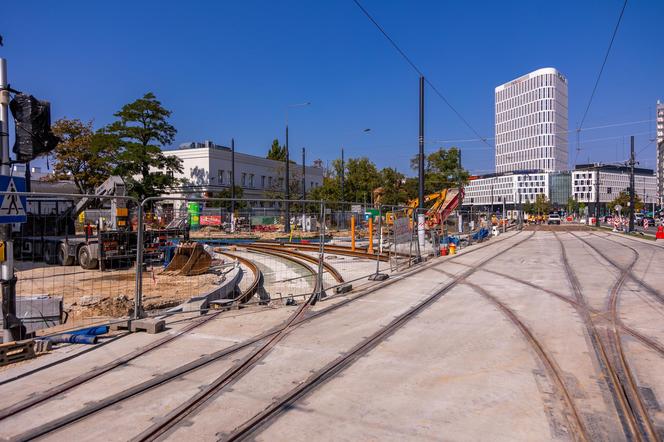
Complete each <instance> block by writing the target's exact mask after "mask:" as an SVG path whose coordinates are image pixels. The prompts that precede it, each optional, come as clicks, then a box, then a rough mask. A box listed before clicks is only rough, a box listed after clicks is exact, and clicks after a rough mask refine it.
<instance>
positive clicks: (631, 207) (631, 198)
mask: <svg viewBox="0 0 664 442" xmlns="http://www.w3.org/2000/svg"><path fill="white" fill-rule="evenodd" d="M629 143H630V146H629V231H630V232H633V231H634V193H635V192H634V163H635V161H634V135H632V136H631V137H629Z"/></svg>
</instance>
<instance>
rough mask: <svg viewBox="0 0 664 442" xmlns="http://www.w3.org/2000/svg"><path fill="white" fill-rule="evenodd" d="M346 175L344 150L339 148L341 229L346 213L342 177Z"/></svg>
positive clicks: (343, 225)
mask: <svg viewBox="0 0 664 442" xmlns="http://www.w3.org/2000/svg"><path fill="white" fill-rule="evenodd" d="M345 175H346V166H345V164H344V148H343V147H342V148H341V223H342V224H341V228H342V229H343V228H345V227H346V213H345V212H344V203H343V202H344V201H345V198H344V195H345V193H344V176H345Z"/></svg>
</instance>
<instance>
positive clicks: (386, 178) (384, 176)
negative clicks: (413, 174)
mask: <svg viewBox="0 0 664 442" xmlns="http://www.w3.org/2000/svg"><path fill="white" fill-rule="evenodd" d="M405 178H406V177H405V176H404V174H402V173H401V172H399V171H397V170H396V169H393V168H391V167H386V168H384V169H383V170H381V171H380V190H381V198H380V202H379V203H380V204H382V205H392V206H398V205H402V204H404V203H406V202H407V201H408V193H407V190H406V179H405ZM375 203H376V201H375V199H374V204H375Z"/></svg>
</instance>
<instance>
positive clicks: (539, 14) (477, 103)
mask: <svg viewBox="0 0 664 442" xmlns="http://www.w3.org/2000/svg"><path fill="white" fill-rule="evenodd" d="M362 3H363V5H364V6H365V8H367V9H368V10H369V11H370V12H371V13H372V14H373V15H374V17H375V18H376V19H377V20H378V21H379V22H380V23H381V24H382V25H383V27H384V28H385V29H386V30H387V31H388V32H389V33H390V34H391V36H392V37H393V38H394V39H395V40H396V41H397V42H398V43H399V45H400V46H401V47H402V48H403V49H404V50H405V51H406V52H407V53H408V54H409V55H410V57H411V58H412V59H413V60H414V61H415V63H416V64H418V65H419V66H420V67H421V69H422V70H423V71H424V72H425V74H426V75H427V77H428V78H429V79H430V80H431V81H432V82H433V83H434V84H435V85H436V86H437V87H438V88H439V89H440V90H441V91H442V92H443V93H444V94H445V95H446V96H447V98H448V99H449V101H450V102H451V103H453V105H454V106H455V107H456V108H457V109H458V110H459V112H460V113H461V114H462V115H464V117H465V118H466V119H467V120H468V121H469V122H470V123H471V124H472V125H473V126H474V127H475V128H476V129H477V130H478V131H479V132H480V133H482V134H483V135H485V136H487V137H493V122H494V116H493V89H494V87H495V86H497V85H499V84H501V83H504V82H506V81H509V80H511V79H513V78H516V77H517V76H519V75H522V74H524V73H527V72H529V71H532V70H534V69H537V68H541V67H547V66H552V67H556V68H558V69H559V70H560V71H561V72H563V74H564V75H566V76H567V78H568V81H569V94H570V101H569V106H570V115H569V117H570V128H574V127H575V126H576V124H577V122H578V121H579V120H580V118H581V115H582V113H583V110H584V109H585V106H586V104H587V102H588V98H589V95H590V92H591V90H592V86H593V83H594V81H595V78H596V76H597V72H598V70H599V67H600V64H601V61H602V58H603V56H604V53H605V51H606V48H607V46H608V42H609V38H610V36H611V33H612V30H613V27H614V25H615V22H616V20H617V17H618V14H619V11H620V8H621V6H622V0H593V1H590V0H589V1H580V0H577V1H573V0H571V1H557V2H549V1H546V2H545V1H539V2H534V1H526V0H522V1H502V2H498V1H488V0H487V1H475V2H439V1H401V2H397V1H378V0H363V1H362ZM663 22H664V1H661V0H640V1H637V0H631V1H630V2H629V4H628V5H627V10H626V12H625V16H624V18H623V22H622V25H621V28H620V30H619V32H618V36H617V38H616V41H615V44H614V47H613V50H612V53H611V55H610V58H609V61H608V64H607V66H606V69H605V72H604V75H603V77H602V80H601V83H600V85H599V89H598V92H597V95H596V97H595V100H594V102H593V105H592V108H591V109H590V113H589V115H588V118H587V120H586V123H585V125H584V126H585V127H594V126H600V125H605V124H612V123H621V122H633V121H643V120H653V119H654V116H653V115H654V107H655V102H656V100H657V99H658V98H660V99H663V100H664V81H663V80H664V42H663V40H662V23H663ZM0 34H2V35H3V37H4V40H5V46H4V47H2V48H0V56H2V57H5V58H7V59H8V63H9V76H10V82H11V84H12V85H13V86H14V87H15V88H17V89H21V90H24V91H28V92H30V93H32V94H34V95H35V96H37V97H39V98H41V99H47V100H50V101H51V102H52V111H53V117H54V119H57V118H59V117H63V116H67V117H70V118H80V119H83V120H87V119H94V121H95V124H96V125H98V126H100V125H103V124H106V123H108V122H110V121H112V119H113V117H112V114H113V112H115V111H116V110H118V109H119V108H120V107H121V106H122V105H123V104H125V103H127V102H129V101H132V100H133V99H135V98H137V97H139V96H141V95H142V94H143V93H144V92H147V91H152V92H154V93H155V94H156V95H157V97H158V98H159V99H160V100H161V101H162V102H163V103H164V105H165V106H166V107H168V108H169V109H171V110H172V111H173V117H172V123H173V124H174V125H175V126H176V128H177V129H178V135H177V139H176V145H177V144H179V143H180V142H184V141H190V140H204V139H211V140H214V141H215V142H217V143H220V144H228V143H229V142H230V138H231V137H235V139H236V145H237V148H238V149H239V150H241V151H245V152H249V153H253V154H257V155H264V154H265V153H266V151H267V149H268V147H269V145H270V143H271V141H272V139H274V138H275V137H279V139H280V141H282V142H283V138H284V137H283V132H284V119H285V109H286V107H287V105H288V104H292V103H299V102H303V101H310V102H311V103H312V104H311V106H309V107H307V108H296V109H292V110H291V112H290V117H289V119H290V127H291V138H290V146H291V149H292V151H293V152H294V153H297V155H298V156H299V152H300V150H301V147H303V146H306V147H307V150H308V152H309V154H308V158H309V159H313V158H321V159H323V160H324V162H325V163H327V162H328V161H330V160H332V159H334V158H336V157H338V156H339V153H338V152H339V148H340V147H341V146H344V147H345V149H346V152H347V156H368V157H370V158H371V159H372V160H373V161H375V162H376V163H377V164H378V166H380V167H384V166H393V167H397V168H398V169H400V170H401V171H404V172H408V173H411V171H410V169H409V158H410V157H412V155H414V154H415V153H416V152H417V136H418V114H417V109H418V89H417V88H418V78H417V74H415V73H414V72H413V71H412V69H411V68H410V67H409V66H408V65H407V64H406V63H405V62H404V60H403V59H402V58H401V57H400V56H399V55H398V54H397V53H396V52H395V51H394V49H393V48H392V47H391V46H390V45H389V44H388V42H387V41H386V40H385V39H384V37H383V36H382V35H380V33H379V32H378V30H377V29H376V28H375V27H374V26H373V25H372V24H371V23H370V22H369V21H368V20H367V18H366V17H365V16H364V15H363V14H362V13H361V11H360V10H359V9H358V8H357V7H356V6H355V4H354V3H353V2H352V1H351V0H336V1H304V0H301V1H289V0H286V1H282V2H272V1H243V2H231V1H223V2H222V1H191V2H182V1H163V0H162V1H131V2H129V1H119V0H116V1H113V2H91V1H62V2H48V1H35V2H19V1H11V2H7V4H5V5H4V7H3V10H2V16H1V17H0ZM365 128H371V129H372V131H371V133H369V134H365V133H363V129H365ZM630 134H636V135H637V143H636V145H637V150H639V151H641V150H642V153H641V155H640V156H639V160H640V161H641V165H642V166H644V167H651V168H652V167H654V159H655V153H654V152H655V147H654V143H651V144H650V145H649V146H648V142H649V138H652V137H653V134H654V123H653V122H646V123H639V124H632V125H626V126H620V127H613V128H606V129H597V130H588V131H585V132H583V133H582V137H581V140H582V148H583V149H582V151H581V152H580V154H579V155H578V161H579V162H586V161H587V160H589V159H590V160H591V161H600V160H602V161H617V160H623V159H625V158H626V156H625V155H626V154H627V152H628V140H627V139H626V138H625V139H623V137H627V136H629V135H630ZM426 138H427V150H433V149H435V148H437V147H440V146H444V147H448V146H450V145H457V146H460V147H461V148H462V150H463V152H464V165H465V166H466V167H467V168H469V169H470V170H472V171H474V172H490V171H491V170H492V169H493V167H494V166H493V164H494V152H493V150H492V149H489V148H487V147H486V146H485V145H483V144H482V143H478V142H473V141H470V142H454V143H434V142H433V140H454V139H469V138H475V136H474V134H473V133H472V132H470V130H468V128H467V127H465V125H464V124H463V123H462V122H461V121H460V120H459V119H458V118H457V117H456V116H455V115H454V114H453V113H452V112H451V111H450V109H449V108H448V107H447V106H446V105H445V104H444V103H443V102H442V101H441V100H440V99H439V98H437V97H435V96H434V95H433V93H432V92H431V91H429V90H428V91H427V101H426ZM597 139H600V140H602V139H604V141H592V140H597ZM575 140H576V137H575V136H572V137H570V146H571V147H570V157H571V158H572V159H573V158H575V157H576V150H575V146H576V141H575ZM646 146H648V147H646ZM644 147H645V150H643V148H644Z"/></svg>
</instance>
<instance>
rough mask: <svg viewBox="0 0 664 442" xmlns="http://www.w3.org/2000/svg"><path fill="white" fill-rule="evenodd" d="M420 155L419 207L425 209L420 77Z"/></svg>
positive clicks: (422, 100) (422, 99)
mask: <svg viewBox="0 0 664 442" xmlns="http://www.w3.org/2000/svg"><path fill="white" fill-rule="evenodd" d="M419 144H420V145H419V155H418V158H417V159H418V188H417V198H418V201H419V205H418V207H419V208H420V209H422V208H424V76H420V136H419Z"/></svg>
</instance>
